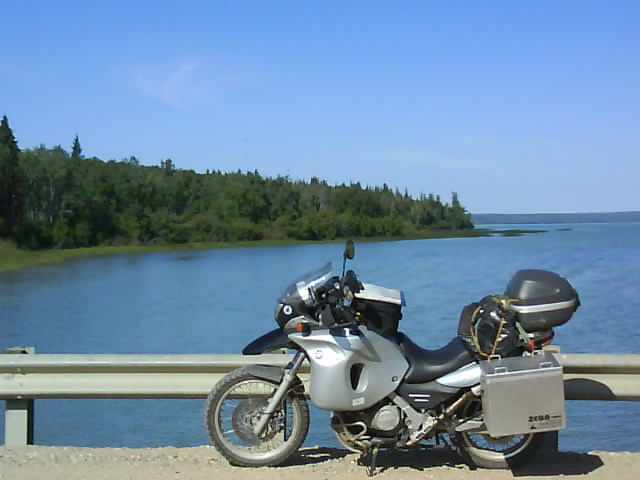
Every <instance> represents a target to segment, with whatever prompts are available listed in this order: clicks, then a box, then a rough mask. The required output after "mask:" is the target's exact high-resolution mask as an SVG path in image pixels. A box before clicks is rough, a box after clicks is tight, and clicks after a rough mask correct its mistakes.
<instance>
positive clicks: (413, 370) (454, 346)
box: [397, 333, 474, 383]
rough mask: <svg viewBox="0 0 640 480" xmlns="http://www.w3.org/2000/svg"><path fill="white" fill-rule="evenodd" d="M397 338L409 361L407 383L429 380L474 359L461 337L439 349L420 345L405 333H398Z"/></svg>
mask: <svg viewBox="0 0 640 480" xmlns="http://www.w3.org/2000/svg"><path fill="white" fill-rule="evenodd" d="M397 338H398V345H400V348H401V349H402V352H403V353H404V356H405V357H406V359H407V361H408V362H409V370H408V372H407V375H406V377H405V379H404V381H405V383H425V382H429V381H431V380H434V379H436V378H438V377H441V376H443V375H446V374H447V373H451V372H453V371H454V370H456V369H458V368H460V367H462V366H464V365H467V364H468V363H471V362H473V361H474V357H473V355H472V354H471V353H470V352H469V350H467V348H466V347H465V346H464V343H463V342H462V340H461V339H460V338H459V337H455V338H454V339H453V340H451V341H450V342H449V343H448V344H447V345H445V346H444V347H442V348H440V349H438V350H426V349H424V348H422V347H419V346H418V345H416V344H415V343H413V342H412V341H411V339H410V338H409V337H407V336H406V335H405V334H403V333H398V334H397Z"/></svg>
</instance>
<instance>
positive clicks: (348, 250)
mask: <svg viewBox="0 0 640 480" xmlns="http://www.w3.org/2000/svg"><path fill="white" fill-rule="evenodd" d="M355 256H356V246H355V245H354V244H353V240H347V243H346V245H345V247H344V258H345V260H347V259H348V260H353V257H355Z"/></svg>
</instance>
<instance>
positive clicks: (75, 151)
mask: <svg viewBox="0 0 640 480" xmlns="http://www.w3.org/2000/svg"><path fill="white" fill-rule="evenodd" d="M71 158H74V159H79V158H82V147H81V146H80V140H79V139H78V135H76V138H74V139H73V146H72V147H71Z"/></svg>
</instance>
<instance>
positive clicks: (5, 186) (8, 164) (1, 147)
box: [0, 115, 20, 235]
mask: <svg viewBox="0 0 640 480" xmlns="http://www.w3.org/2000/svg"><path fill="white" fill-rule="evenodd" d="M19 152H20V149H19V148H18V143H17V142H16V139H15V137H14V136H13V131H12V130H11V127H10V126H9V120H8V119H7V116H6V115H4V116H3V117H2V120H1V121H0V234H2V235H11V234H12V233H13V230H14V227H15V225H16V223H17V221H18V217H19V212H20V165H19V164H18V160H19Z"/></svg>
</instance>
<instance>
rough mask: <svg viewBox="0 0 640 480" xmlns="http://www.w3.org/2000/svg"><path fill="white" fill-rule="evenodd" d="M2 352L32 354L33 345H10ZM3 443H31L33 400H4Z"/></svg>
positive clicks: (12, 444) (7, 444)
mask: <svg viewBox="0 0 640 480" xmlns="http://www.w3.org/2000/svg"><path fill="white" fill-rule="evenodd" d="M4 353H9V354H27V355H28V354H34V353H36V349H35V347H11V348H8V349H7V350H5V352H4ZM5 402H6V405H5V410H4V444H5V445H6V446H7V447H21V446H24V445H33V415H34V402H33V399H31V398H21V399H12V400H5Z"/></svg>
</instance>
